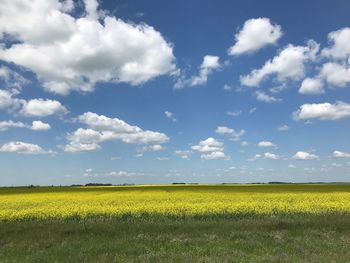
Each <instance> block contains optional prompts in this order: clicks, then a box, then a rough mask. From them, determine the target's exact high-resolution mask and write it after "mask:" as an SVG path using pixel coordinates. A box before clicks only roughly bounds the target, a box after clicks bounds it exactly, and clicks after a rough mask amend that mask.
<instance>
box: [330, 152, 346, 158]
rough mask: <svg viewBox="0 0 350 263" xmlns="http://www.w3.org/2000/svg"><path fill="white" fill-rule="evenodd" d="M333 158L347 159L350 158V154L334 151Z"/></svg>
mask: <svg viewBox="0 0 350 263" xmlns="http://www.w3.org/2000/svg"><path fill="white" fill-rule="evenodd" d="M333 157H336V158H347V157H350V153H347V152H342V151H334V152H333Z"/></svg>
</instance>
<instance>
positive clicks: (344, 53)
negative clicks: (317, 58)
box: [322, 27, 350, 59]
mask: <svg viewBox="0 0 350 263" xmlns="http://www.w3.org/2000/svg"><path fill="white" fill-rule="evenodd" d="M328 40H329V42H331V43H332V44H333V45H332V46H331V47H329V48H324V49H323V50H322V55H323V56H326V57H332V58H335V59H347V58H348V56H349V55H350V45H349V43H350V28H349V27H345V28H342V29H339V30H337V31H333V32H330V33H329V34H328Z"/></svg>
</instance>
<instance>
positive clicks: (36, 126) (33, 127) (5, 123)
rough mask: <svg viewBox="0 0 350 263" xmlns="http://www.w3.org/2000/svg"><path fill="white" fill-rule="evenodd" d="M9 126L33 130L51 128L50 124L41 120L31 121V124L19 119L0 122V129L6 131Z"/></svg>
mask: <svg viewBox="0 0 350 263" xmlns="http://www.w3.org/2000/svg"><path fill="white" fill-rule="evenodd" d="M10 128H26V129H31V130H33V131H47V130H49V129H50V128H51V126H50V125H49V124H47V123H44V122H41V121H33V122H32V125H28V124H25V123H23V122H19V121H17V122H15V121H12V120H9V121H1V122H0V131H6V130H8V129H10Z"/></svg>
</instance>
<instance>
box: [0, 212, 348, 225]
mask: <svg viewBox="0 0 350 263" xmlns="http://www.w3.org/2000/svg"><path fill="white" fill-rule="evenodd" d="M337 217H338V218H349V222H350V213H349V212H344V213H343V212H326V213H296V212H295V213H281V212H276V213H269V214H263V213H217V214H210V213H208V214H201V215H189V214H184V215H166V214H163V213H154V212H152V213H141V214H122V215H110V214H94V215H87V216H82V215H78V214H77V215H73V216H68V217H50V216H45V217H25V218H9V219H0V224H1V223H8V222H94V221H108V222H113V221H115V222H171V221H221V220H224V221H226V220H228V221H234V220H245V219H252V220H265V219H286V220H298V219H300V220H304V219H312V218H315V219H319V218H323V219H325V218H333V219H334V218H337Z"/></svg>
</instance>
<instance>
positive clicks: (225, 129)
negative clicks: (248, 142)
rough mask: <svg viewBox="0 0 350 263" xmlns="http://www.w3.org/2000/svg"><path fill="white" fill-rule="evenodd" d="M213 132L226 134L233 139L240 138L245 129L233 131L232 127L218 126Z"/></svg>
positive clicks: (237, 139)
mask: <svg viewBox="0 0 350 263" xmlns="http://www.w3.org/2000/svg"><path fill="white" fill-rule="evenodd" d="M215 132H216V133H218V134H220V135H224V136H228V137H230V139H231V140H233V141H239V140H241V137H242V136H243V135H244V134H245V130H240V131H235V130H234V129H231V128H228V127H226V126H218V127H217V128H216V130H215Z"/></svg>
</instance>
